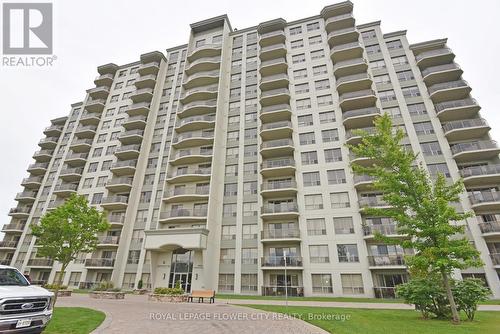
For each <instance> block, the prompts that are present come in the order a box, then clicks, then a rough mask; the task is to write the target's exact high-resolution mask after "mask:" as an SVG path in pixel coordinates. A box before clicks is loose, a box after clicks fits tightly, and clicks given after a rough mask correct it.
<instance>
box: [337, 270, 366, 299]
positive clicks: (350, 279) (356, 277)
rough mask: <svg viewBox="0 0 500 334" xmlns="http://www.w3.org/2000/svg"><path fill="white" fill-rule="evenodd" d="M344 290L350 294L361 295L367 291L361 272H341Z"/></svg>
mask: <svg viewBox="0 0 500 334" xmlns="http://www.w3.org/2000/svg"><path fill="white" fill-rule="evenodd" d="M340 281H341V283H342V292H343V293H344V294H349V295H359V294H363V293H364V292H365V290H364V288H363V278H362V276H361V274H340Z"/></svg>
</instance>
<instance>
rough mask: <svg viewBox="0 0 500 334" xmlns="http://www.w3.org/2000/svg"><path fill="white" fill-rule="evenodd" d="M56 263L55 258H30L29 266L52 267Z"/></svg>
mask: <svg viewBox="0 0 500 334" xmlns="http://www.w3.org/2000/svg"><path fill="white" fill-rule="evenodd" d="M53 264H54V260H50V259H29V260H28V266H32V267H51V266H52V265H53Z"/></svg>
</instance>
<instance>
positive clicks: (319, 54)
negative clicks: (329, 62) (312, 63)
mask: <svg viewBox="0 0 500 334" xmlns="http://www.w3.org/2000/svg"><path fill="white" fill-rule="evenodd" d="M324 57H325V50H323V49H321V50H315V51H311V60H317V59H321V58H324Z"/></svg>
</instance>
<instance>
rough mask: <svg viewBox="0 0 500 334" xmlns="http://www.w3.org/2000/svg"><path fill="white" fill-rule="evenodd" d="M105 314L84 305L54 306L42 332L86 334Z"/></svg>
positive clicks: (97, 324) (51, 333)
mask: <svg viewBox="0 0 500 334" xmlns="http://www.w3.org/2000/svg"><path fill="white" fill-rule="evenodd" d="M105 317H106V316H105V315H104V313H103V312H101V311H96V310H91V309H89V308H84V307H56V308H55V310H54V315H53V317H52V320H51V321H50V322H49V325H48V326H47V329H46V330H45V331H44V332H43V334H88V333H90V332H92V331H93V330H94V329H96V328H97V326H99V325H100V324H101V323H102V322H103V321H104V318H105Z"/></svg>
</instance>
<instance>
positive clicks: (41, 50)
mask: <svg viewBox="0 0 500 334" xmlns="http://www.w3.org/2000/svg"><path fill="white" fill-rule="evenodd" d="M2 21H3V54H4V55H47V54H52V46H53V43H52V42H53V36H52V31H53V29H52V4H51V3H4V4H3V20H2Z"/></svg>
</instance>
